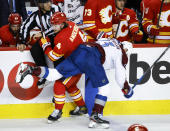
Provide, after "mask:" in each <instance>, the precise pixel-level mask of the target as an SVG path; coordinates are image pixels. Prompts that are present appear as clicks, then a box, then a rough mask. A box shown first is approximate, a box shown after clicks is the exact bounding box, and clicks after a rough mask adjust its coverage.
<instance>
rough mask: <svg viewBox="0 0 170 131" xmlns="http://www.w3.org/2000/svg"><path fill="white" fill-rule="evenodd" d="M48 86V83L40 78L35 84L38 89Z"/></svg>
mask: <svg viewBox="0 0 170 131" xmlns="http://www.w3.org/2000/svg"><path fill="white" fill-rule="evenodd" d="M48 84H50V81H47V80H46V79H44V78H40V79H39V81H38V82H37V86H38V89H42V88H44V87H46V86H47V85H48Z"/></svg>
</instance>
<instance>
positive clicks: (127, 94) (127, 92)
mask: <svg viewBox="0 0 170 131" xmlns="http://www.w3.org/2000/svg"><path fill="white" fill-rule="evenodd" d="M122 92H123V94H124V97H126V98H130V97H132V95H133V89H132V87H130V86H127V87H124V88H123V89H122Z"/></svg>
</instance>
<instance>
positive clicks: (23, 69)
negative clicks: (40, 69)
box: [15, 63, 33, 83]
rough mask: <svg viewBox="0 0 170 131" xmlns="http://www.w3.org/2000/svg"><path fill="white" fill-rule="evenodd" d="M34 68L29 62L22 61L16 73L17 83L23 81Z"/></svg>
mask: <svg viewBox="0 0 170 131" xmlns="http://www.w3.org/2000/svg"><path fill="white" fill-rule="evenodd" d="M32 70H33V67H31V66H29V65H28V64H24V63H21V64H20V65H19V67H18V71H17V74H16V78H15V81H16V83H21V82H22V81H23V80H24V78H25V77H26V76H27V75H28V74H32Z"/></svg>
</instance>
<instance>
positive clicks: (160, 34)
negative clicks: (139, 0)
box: [142, 0, 170, 44]
mask: <svg viewBox="0 0 170 131" xmlns="http://www.w3.org/2000/svg"><path fill="white" fill-rule="evenodd" d="M161 3H162V0H151V1H150V2H149V7H148V8H146V9H145V13H144V18H143V21H142V25H143V28H144V31H145V32H146V33H147V34H148V36H149V38H148V39H147V41H148V42H149V43H153V42H155V43H157V44H169V43H170V24H169V23H170V19H169V18H170V1H169V0H164V2H163V3H162V4H163V5H162V7H161ZM155 7H156V8H155ZM160 10H161V11H160ZM159 18H160V19H159ZM154 39H155V41H154Z"/></svg>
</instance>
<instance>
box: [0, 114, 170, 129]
mask: <svg viewBox="0 0 170 131" xmlns="http://www.w3.org/2000/svg"><path fill="white" fill-rule="evenodd" d="M104 118H105V119H106V120H109V121H110V122H111V124H110V128H109V129H90V128H88V123H89V119H88V118H87V117H84V116H80V117H63V118H61V119H60V120H59V121H58V122H55V123H53V124H47V119H45V118H41V119H0V131H93V130H94V131H127V129H128V127H129V126H130V125H132V124H142V125H144V126H145V127H147V128H148V130H149V131H170V115H121V116H120V115H114V116H106V117H104Z"/></svg>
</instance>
